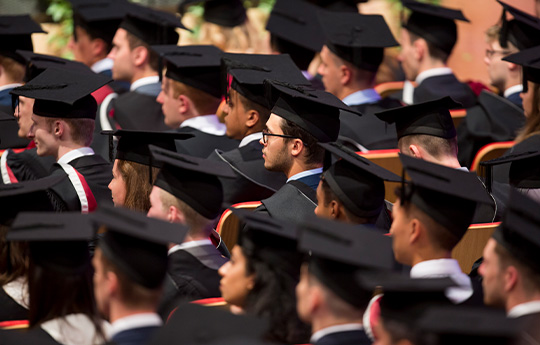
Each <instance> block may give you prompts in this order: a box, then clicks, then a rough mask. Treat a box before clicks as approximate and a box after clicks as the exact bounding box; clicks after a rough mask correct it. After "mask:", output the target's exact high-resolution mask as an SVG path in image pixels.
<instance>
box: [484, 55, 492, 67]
mask: <svg viewBox="0 0 540 345" xmlns="http://www.w3.org/2000/svg"><path fill="white" fill-rule="evenodd" d="M490 62H491V60H490V59H489V58H488V57H487V55H486V56H484V63H485V64H486V65H487V66H489V64H490Z"/></svg>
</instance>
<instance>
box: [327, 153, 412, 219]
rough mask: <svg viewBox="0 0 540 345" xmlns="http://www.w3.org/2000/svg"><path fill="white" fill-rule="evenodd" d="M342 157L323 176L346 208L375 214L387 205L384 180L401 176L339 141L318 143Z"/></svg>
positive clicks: (365, 213)
mask: <svg viewBox="0 0 540 345" xmlns="http://www.w3.org/2000/svg"><path fill="white" fill-rule="evenodd" d="M319 145H320V146H322V147H323V148H325V149H326V150H327V151H328V152H331V153H332V154H334V155H336V156H338V157H340V158H342V160H339V161H337V162H335V163H334V164H333V165H332V166H330V167H329V168H328V169H327V170H326V171H325V172H324V173H323V174H322V176H321V180H324V181H326V182H327V183H328V186H329V187H330V189H331V190H332V192H334V194H335V195H336V196H337V197H338V198H339V200H341V202H342V203H343V204H344V206H345V208H346V209H347V210H348V211H350V212H351V213H353V214H354V215H356V216H358V217H374V216H377V215H379V214H380V213H381V211H382V210H383V208H384V182H383V181H391V182H399V181H401V177H400V176H398V175H396V174H394V173H393V172H391V171H388V170H386V169H384V168H382V167H380V166H378V165H377V164H375V163H373V162H371V161H369V160H368V159H366V158H364V157H362V156H359V155H358V154H356V152H354V151H353V150H351V149H349V148H348V147H346V146H344V145H342V144H339V143H319Z"/></svg>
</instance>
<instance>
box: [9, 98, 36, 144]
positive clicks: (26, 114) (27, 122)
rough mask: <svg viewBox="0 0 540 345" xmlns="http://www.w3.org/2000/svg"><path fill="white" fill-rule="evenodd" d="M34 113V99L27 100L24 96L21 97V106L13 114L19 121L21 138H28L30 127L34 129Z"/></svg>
mask: <svg viewBox="0 0 540 345" xmlns="http://www.w3.org/2000/svg"><path fill="white" fill-rule="evenodd" d="M33 111H34V99H33V98H26V97H24V96H19V104H18V105H17V108H15V113H14V114H13V115H14V116H15V118H16V119H17V123H18V124H19V131H18V132H17V135H18V136H19V137H20V138H26V137H27V135H28V132H29V131H30V127H32V114H33Z"/></svg>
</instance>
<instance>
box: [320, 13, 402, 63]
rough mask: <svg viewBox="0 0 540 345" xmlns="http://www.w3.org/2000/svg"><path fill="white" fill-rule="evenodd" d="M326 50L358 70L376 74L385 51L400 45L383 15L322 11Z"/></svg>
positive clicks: (321, 19)
mask: <svg viewBox="0 0 540 345" xmlns="http://www.w3.org/2000/svg"><path fill="white" fill-rule="evenodd" d="M319 20H320V21H321V25H322V28H323V30H324V32H325V34H326V46H327V47H328V49H330V50H331V51H332V52H333V53H334V54H336V55H337V56H338V57H340V58H342V59H343V60H345V61H348V62H350V63H352V64H353V65H354V66H356V67H358V68H360V69H364V70H368V71H372V72H376V71H377V69H378V68H379V65H380V64H381V63H382V61H383V58H384V48H386V47H393V46H397V45H399V44H398V43H397V41H396V40H395V39H394V36H393V35H392V32H391V31H390V28H389V27H388V25H387V24H386V22H385V20H384V18H383V16H381V15H363V14H359V13H337V12H329V11H319Z"/></svg>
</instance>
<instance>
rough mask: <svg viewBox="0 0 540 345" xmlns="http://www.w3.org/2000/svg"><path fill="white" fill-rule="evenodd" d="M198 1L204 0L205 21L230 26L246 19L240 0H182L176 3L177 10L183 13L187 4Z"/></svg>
mask: <svg viewBox="0 0 540 345" xmlns="http://www.w3.org/2000/svg"><path fill="white" fill-rule="evenodd" d="M200 2H204V4H203V7H204V13H203V19H204V21H206V22H209V23H214V24H217V25H221V26H226V27H230V28H232V27H235V26H238V25H241V24H243V23H244V22H245V21H246V19H247V15H246V8H245V7H244V4H243V2H242V1H241V0H206V1H205V0H183V1H182V2H180V4H179V5H178V12H180V13H181V14H182V15H183V14H184V13H185V12H186V11H187V7H188V6H190V5H192V4H194V3H200Z"/></svg>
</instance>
